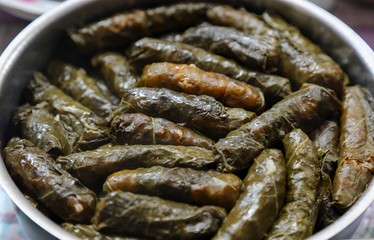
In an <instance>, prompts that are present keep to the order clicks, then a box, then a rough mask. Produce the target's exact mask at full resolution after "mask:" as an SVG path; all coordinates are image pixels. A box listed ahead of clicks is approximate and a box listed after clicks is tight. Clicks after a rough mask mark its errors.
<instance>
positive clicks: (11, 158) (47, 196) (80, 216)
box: [3, 139, 96, 223]
mask: <svg viewBox="0 0 374 240" xmlns="http://www.w3.org/2000/svg"><path fill="white" fill-rule="evenodd" d="M3 154H4V162H5V164H6V166H7V168H8V171H9V173H10V175H11V176H12V178H13V179H14V180H15V181H16V182H17V183H18V184H20V186H21V187H22V188H24V189H27V191H28V193H30V194H31V195H32V197H35V198H36V199H37V200H39V201H41V202H42V203H43V204H44V205H45V206H47V207H48V208H49V209H50V210H51V211H53V212H54V213H55V214H56V215H57V216H58V217H59V218H61V219H62V220H65V221H71V222H78V223H89V222H90V219H91V217H92V216H93V214H94V211H95V206H96V195H95V194H94V193H93V192H92V191H90V190H89V189H88V188H86V187H85V186H83V185H82V184H81V183H80V182H79V181H78V180H77V179H76V178H73V177H72V176H71V175H70V174H69V173H68V172H66V171H65V170H62V169H60V168H59V167H58V166H57V165H56V164H55V162H54V159H53V158H51V157H50V156H49V155H48V154H47V153H46V152H44V151H43V150H42V149H40V148H39V147H35V146H34V145H33V144H32V143H31V142H30V141H28V140H24V139H22V140H21V139H12V140H11V141H10V142H9V143H8V145H7V147H6V148H5V149H4V151H3Z"/></svg>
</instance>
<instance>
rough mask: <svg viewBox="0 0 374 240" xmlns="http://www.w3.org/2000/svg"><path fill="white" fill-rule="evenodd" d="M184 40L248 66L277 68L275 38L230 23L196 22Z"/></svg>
mask: <svg viewBox="0 0 374 240" xmlns="http://www.w3.org/2000/svg"><path fill="white" fill-rule="evenodd" d="M181 40H182V42H184V43H187V44H190V45H193V46H195V47H199V48H203V49H205V50H207V51H209V52H212V53H215V54H218V55H222V56H225V57H227V58H231V59H234V60H236V61H238V62H240V63H241V64H243V65H244V66H246V67H248V68H249V69H257V70H259V71H261V72H269V73H271V72H275V71H277V69H278V61H279V55H280V54H279V41H278V39H277V38H274V37H270V36H266V35H253V34H248V33H244V32H242V31H239V30H236V29H234V28H230V27H222V26H212V25H206V24H203V25H200V26H198V27H195V28H191V29H188V30H187V31H186V32H185V33H184V34H183V35H182V36H181Z"/></svg>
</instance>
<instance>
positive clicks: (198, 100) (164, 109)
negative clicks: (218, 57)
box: [114, 87, 255, 137]
mask: <svg viewBox="0 0 374 240" xmlns="http://www.w3.org/2000/svg"><path fill="white" fill-rule="evenodd" d="M134 112H139V113H144V114H146V115H149V116H152V117H161V118H166V119H168V120H170V121H173V122H175V123H179V124H182V125H185V126H186V127H189V128H192V129H195V130H197V131H200V132H202V133H204V134H207V135H209V136H211V137H222V136H225V135H226V134H227V133H229V132H230V131H232V130H234V129H237V128H238V127H240V126H241V125H243V124H245V123H247V122H249V121H251V120H252V119H253V118H254V117H255V114H254V113H252V112H249V111H245V110H244V109H242V108H226V107H225V106H223V105H222V104H221V103H220V102H218V101H217V100H215V99H214V98H213V97H210V96H206V95H200V96H195V95H190V94H185V93H180V92H176V91H173V90H169V89H166V88H160V89H158V88H146V87H141V88H133V89H130V90H127V91H126V93H125V94H124V95H123V98H122V101H121V103H120V105H119V106H118V108H117V110H116V111H115V112H114V116H115V115H116V114H119V113H134Z"/></svg>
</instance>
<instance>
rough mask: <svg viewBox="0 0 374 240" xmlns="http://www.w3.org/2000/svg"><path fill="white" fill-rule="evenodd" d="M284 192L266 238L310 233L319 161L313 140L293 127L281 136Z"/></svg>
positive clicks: (298, 237)
mask: <svg viewBox="0 0 374 240" xmlns="http://www.w3.org/2000/svg"><path fill="white" fill-rule="evenodd" d="M283 144H284V148H285V158H286V162H287V163H286V164H287V190H288V191H287V196H286V205H285V206H284V207H283V209H282V212H281V214H280V216H279V218H278V220H277V221H276V222H275V223H274V225H273V227H272V229H271V230H270V232H269V233H268V234H267V236H266V239H305V238H307V237H309V236H310V235H312V233H313V228H314V225H315V222H316V218H317V211H318V210H317V208H316V201H317V194H318V186H319V184H320V173H319V172H320V162H319V159H318V154H317V150H316V148H315V146H314V144H313V142H312V141H311V140H310V139H309V137H308V135H306V134H305V133H304V132H303V131H302V130H300V129H295V130H293V131H291V132H290V133H288V134H287V135H286V136H285V137H284V139H283Z"/></svg>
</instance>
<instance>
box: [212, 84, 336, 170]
mask: <svg viewBox="0 0 374 240" xmlns="http://www.w3.org/2000/svg"><path fill="white" fill-rule="evenodd" d="M340 106H341V104H340V101H339V100H338V99H337V98H336V96H335V94H334V93H333V92H332V91H331V90H329V89H326V88H323V87H320V86H317V85H310V86H308V87H306V88H303V89H301V90H299V91H297V92H294V93H292V94H290V95H289V96H288V97H287V98H285V99H283V100H282V101H280V102H278V103H277V104H275V105H274V106H273V107H272V108H271V109H269V110H267V111H266V112H264V113H262V114H261V115H260V116H258V117H257V118H255V119H254V120H252V121H251V122H249V123H247V124H245V125H243V126H241V127H240V128H238V129H237V130H234V131H232V132H230V133H229V134H228V135H227V136H226V137H225V138H222V139H220V140H219V141H218V142H217V143H216V144H215V147H214V152H215V156H216V159H217V161H219V165H218V170H219V171H225V172H233V171H237V170H240V169H244V168H246V167H248V166H250V165H251V164H252V163H253V160H254V159H255V157H257V156H258V155H259V154H260V153H261V152H262V151H263V150H264V149H265V148H269V147H271V146H272V145H274V144H276V143H277V142H279V141H281V140H282V139H283V137H284V136H285V135H286V134H287V133H289V132H290V131H292V129H294V128H301V129H302V130H303V131H305V132H309V131H311V130H313V129H314V128H316V127H318V126H319V125H320V124H321V123H322V122H323V121H324V120H325V119H327V118H329V117H330V116H331V115H332V114H335V113H338V112H339V110H340Z"/></svg>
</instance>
